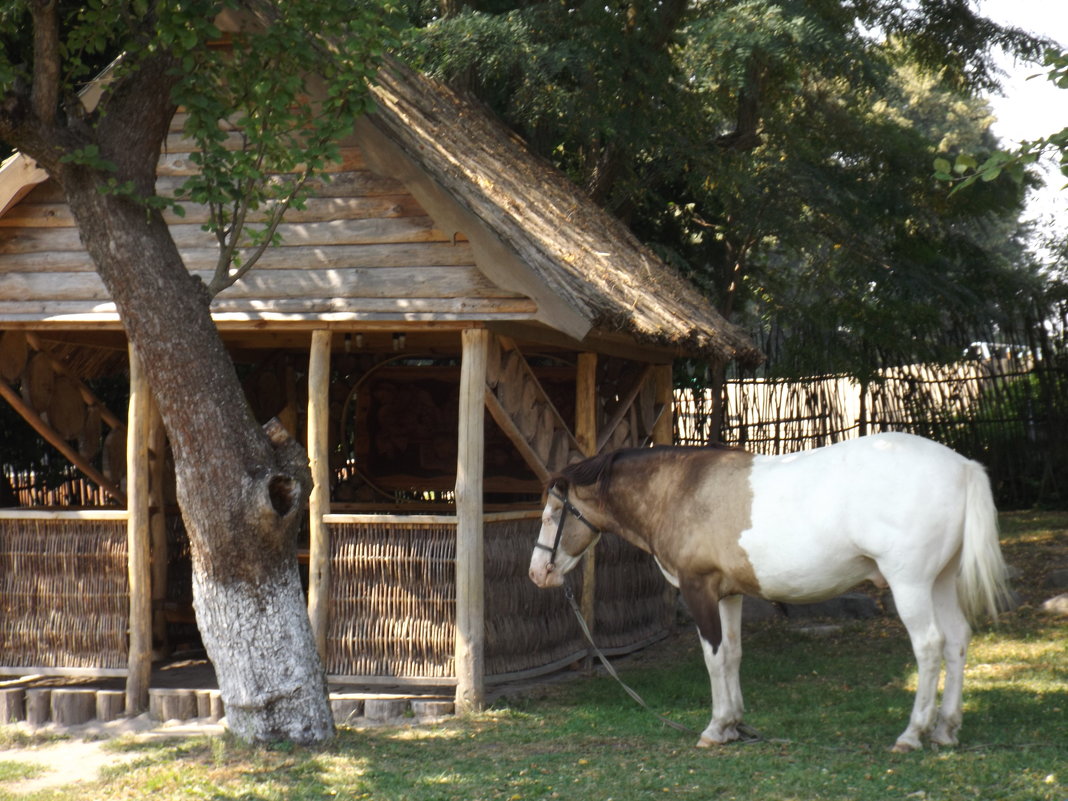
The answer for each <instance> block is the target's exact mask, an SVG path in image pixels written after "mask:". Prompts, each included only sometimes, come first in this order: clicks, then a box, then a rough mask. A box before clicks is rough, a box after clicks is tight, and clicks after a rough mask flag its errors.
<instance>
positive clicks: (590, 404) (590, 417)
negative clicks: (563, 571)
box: [575, 353, 597, 656]
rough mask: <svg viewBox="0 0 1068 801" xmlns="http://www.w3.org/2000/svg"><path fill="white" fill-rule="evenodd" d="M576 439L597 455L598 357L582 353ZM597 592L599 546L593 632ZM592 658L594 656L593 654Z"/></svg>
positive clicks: (586, 452)
mask: <svg viewBox="0 0 1068 801" xmlns="http://www.w3.org/2000/svg"><path fill="white" fill-rule="evenodd" d="M575 439H576V440H578V444H579V447H580V448H581V449H582V454H583V456H585V457H587V458H589V457H590V456H594V455H596V453H597V354H596V353H580V354H579V355H578V369H577V372H576V373H575ZM596 590H597V546H596V545H594V546H593V547H591V548H590V549H589V550H587V551H586V557H585V559H584V560H583V566H582V599H581V603H580V607H581V609H582V616H583V617H584V618H586V625H587V626H589V627H590V631H591V632H592V631H593V630H594V608H595V593H596ZM591 656H592V654H591Z"/></svg>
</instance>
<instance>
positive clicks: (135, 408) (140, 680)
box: [126, 347, 152, 714]
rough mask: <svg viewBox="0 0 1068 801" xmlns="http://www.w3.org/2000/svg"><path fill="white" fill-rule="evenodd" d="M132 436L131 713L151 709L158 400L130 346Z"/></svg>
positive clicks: (128, 695)
mask: <svg viewBox="0 0 1068 801" xmlns="http://www.w3.org/2000/svg"><path fill="white" fill-rule="evenodd" d="M129 415H130V416H129V423H128V424H127V435H126V487H127V490H128V492H129V503H128V511H129V517H128V518H127V523H126V532H127V534H126V557H127V564H128V569H129V577H130V621H129V626H130V640H129V653H128V672H127V675H126V711H127V712H129V713H130V714H136V713H139V712H141V711H143V710H145V709H147V708H148V684H149V677H150V675H151V673H152V574H151V567H150V564H151V559H150V554H149V538H150V536H151V534H150V531H149V500H150V497H149V481H148V441H149V420H150V418H151V415H152V398H151V395H150V393H149V388H148V380H147V378H146V377H145V374H144V371H143V369H142V367H141V360H140V358H139V357H138V356H137V353H136V352H135V351H134V349H133V348H132V347H131V348H130V412H129Z"/></svg>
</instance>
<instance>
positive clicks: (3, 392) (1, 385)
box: [0, 381, 126, 506]
mask: <svg viewBox="0 0 1068 801" xmlns="http://www.w3.org/2000/svg"><path fill="white" fill-rule="evenodd" d="M0 397H3V398H4V400H6V401H7V402H8V403H10V404H11V406H12V408H14V409H15V411H16V412H18V413H19V414H20V415H21V416H22V418H23V419H24V420H25V421H26V422H27V423H29V424H30V425H31V426H33V429H34V430H35V431H36V432H37V433H38V434H40V435H41V436H42V437H44V438H45V440H46V441H47V442H48V443H49V444H50V445H51V446H52V447H54V448H55V449H56V450H58V451H59V452H60V453H61V454H63V455H64V456H65V457H66V458H67V460H68V461H69V462H70V463H71V464H72V465H74V466H75V467H77V468H78V469H79V470H81V471H82V472H83V473H84V474H85V476H86V478H88V479H89V480H90V481H92V482H93V483H95V484H97V485H98V486H99V487H100V488H101V489H102V490H104V491H105V492H107V493H108V494H109V495H110V496H111V497H112V498H114V499H115V500H117V501H118V502H119V503H121V504H122V505H123V506H125V505H126V495H125V493H123V492H122V490H120V489H119V488H118V486H116V485H115V484H114V482H112V481H111V480H109V479H108V478H107V477H106V476H104V475H103V474H102V473H100V471H98V470H97V469H96V468H95V467H93V465H92V464H90V463H89V462H87V461H86V460H85V459H83V458H82V456H81V454H80V453H78V451H77V450H76V449H74V448H72V447H71V446H70V443H68V442H67V441H66V440H64V439H63V438H62V437H60V436H59V434H57V433H56V432H55V431H54V430H53V429H52V427H51V426H50V425H48V423H46V422H45V421H44V420H43V419H42V418H41V416H40V415H39V414H37V412H36V411H34V410H33V408H31V407H30V405H29V404H27V403H26V402H25V401H24V400H23V399H22V397H21V396H20V395H19V394H18V393H17V392H15V390H14V389H12V388H11V385H10V384H8V383H7V382H6V381H0Z"/></svg>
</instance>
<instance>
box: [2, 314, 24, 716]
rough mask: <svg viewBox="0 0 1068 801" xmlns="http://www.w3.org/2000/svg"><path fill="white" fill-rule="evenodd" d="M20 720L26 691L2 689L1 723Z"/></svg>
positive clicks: (18, 688) (17, 688)
mask: <svg viewBox="0 0 1068 801" xmlns="http://www.w3.org/2000/svg"><path fill="white" fill-rule="evenodd" d="M9 333H10V332H9ZM20 720H26V691H25V690H23V689H22V688H21V687H15V688H13V689H9V690H0V725H3V724H5V723H15V722H17V721H20Z"/></svg>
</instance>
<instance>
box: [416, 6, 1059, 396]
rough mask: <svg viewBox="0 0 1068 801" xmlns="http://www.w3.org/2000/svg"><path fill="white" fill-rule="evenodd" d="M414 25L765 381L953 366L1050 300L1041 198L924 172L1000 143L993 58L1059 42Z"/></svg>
mask: <svg viewBox="0 0 1068 801" xmlns="http://www.w3.org/2000/svg"><path fill="white" fill-rule="evenodd" d="M409 11H410V19H411V20H412V21H413V23H414V24H415V26H416V28H415V30H414V31H413V33H412V36H411V37H410V40H411V45H410V52H411V53H413V54H414V56H415V57H417V58H419V59H420V60H421V63H422V64H423V65H424V66H425V67H426V68H427V69H429V70H431V71H433V72H435V73H437V74H438V75H440V76H441V77H443V78H445V79H446V80H450V79H452V78H453V77H454V76H460V75H462V76H463V77H464V82H465V85H466V86H468V87H469V88H470V89H471V90H472V91H474V92H476V93H478V94H479V95H480V96H481V97H482V98H483V99H485V100H486V101H487V102H489V103H490V104H491V105H492V106H493V107H494V108H496V109H497V110H498V111H499V112H500V113H501V114H502V115H503V116H504V117H505V118H506V119H508V120H509V121H510V122H511V124H512V125H513V126H514V127H515V128H516V129H517V130H518V131H519V132H520V133H521V134H522V135H523V136H524V137H526V139H527V140H528V141H529V142H530V143H531V144H532V146H534V147H535V148H536V149H538V150H539V151H540V152H542V153H543V154H544V155H545V156H546V157H548V158H551V159H553V160H554V161H555V162H556V163H557V164H559V165H560V166H562V167H563V168H564V169H566V170H567V171H568V172H569V173H570V174H571V175H572V176H573V177H574V178H575V179H576V180H577V181H579V182H580V183H582V184H584V185H585V186H586V187H587V188H588V189H589V190H590V192H591V193H592V194H593V195H594V197H595V198H596V199H598V200H599V202H601V203H602V204H603V205H605V206H606V207H608V208H609V209H610V210H612V211H614V212H615V213H617V214H619V215H620V216H621V217H623V218H624V219H625V220H627V221H628V222H629V223H630V225H631V226H632V227H633V228H634V229H635V231H636V232H637V233H638V234H639V236H640V237H641V238H643V239H644V240H645V241H646V242H648V243H649V244H650V245H652V246H653V247H654V248H655V249H657V250H658V251H659V252H660V253H661V255H663V256H664V257H665V258H667V259H668V260H669V261H671V262H673V263H674V264H675V265H676V266H677V267H678V268H679V269H680V270H681V271H682V272H683V273H685V274H687V275H689V276H690V277H691V278H692V279H693V280H694V281H696V282H697V283H698V284H699V285H700V286H702V287H704V289H705V291H706V292H707V293H708V294H709V295H710V296H711V297H712V298H714V299H715V301H716V302H717V304H718V305H719V308H720V310H721V311H722V312H723V313H724V314H725V315H727V316H728V317H731V318H734V319H735V320H736V321H738V322H742V323H743V324H746V325H748V326H749V327H750V328H751V330H753V332H754V334H755V336H757V338H758V339H759V340H760V342H761V344H762V345H763V346H764V348H765V350H766V351H767V352H768V354H769V356H770V357H771V358H770V360H769V363H768V366H767V368H766V369H768V370H769V371H774V372H778V373H780V374H798V373H804V372H809V371H831V370H836V371H838V370H840V371H848V372H852V373H855V374H857V375H860V376H862V377H863V376H864V375H869V374H871V373H872V372H874V371H875V370H876V369H878V367H880V366H881V365H884V364H887V363H900V362H903V361H911V360H916V359H929V358H939V357H942V358H944V357H946V356H948V355H951V354H952V355H959V353H960V352H961V347H962V346H963V345H965V344H967V342H968V341H970V339H971V338H974V337H976V336H977V335H978V334H977V332H979V331H989V330H990V328H991V327H992V326H993V325H995V324H997V323H1002V322H1004V321H1008V320H1013V319H1016V318H1017V317H1018V312H1019V308H1020V305H1019V304H1020V302H1021V301H1022V300H1023V299H1025V297H1026V296H1027V295H1028V293H1030V292H1031V291H1032V290H1033V289H1034V287H1035V282H1034V268H1033V265H1032V264H1030V263H1029V262H1028V261H1027V260H1026V259H1024V258H1022V253H1023V250H1022V244H1021V236H1020V234H1021V232H1020V231H1019V230H1018V223H1017V220H1018V217H1019V213H1020V209H1021V203H1022V199H1023V191H1024V190H1023V187H1021V186H1020V185H1018V184H1016V183H1014V182H1013V181H1011V180H999V181H994V182H992V183H990V184H989V185H987V186H985V187H984V188H983V190H984V191H983V192H982V193H977V194H976V195H975V196H973V197H971V198H968V199H966V200H965V199H963V198H960V199H958V198H953V199H950V200H947V199H946V198H945V193H944V192H942V191H941V189H940V188H939V186H938V185H937V184H936V182H934V181H933V180H932V178H931V175H930V169H929V167H928V166H927V165H929V164H930V158H928V157H927V156H930V157H931V158H933V157H934V155H935V154H937V153H946V152H952V149H953V148H956V147H957V146H958V142H959V141H968V142H969V143H970V144H972V145H975V146H977V147H982V148H986V149H988V150H989V149H991V148H992V147H993V141H992V139H991V137H990V134H989V132H988V130H987V129H988V125H989V119H988V117H989V115H988V114H987V113H986V111H985V109H984V108H983V107H982V105H981V104H979V103H978V102H977V101H975V100H974V99H971V98H972V97H973V96H974V94H975V93H977V92H979V91H982V90H989V89H991V88H992V87H994V86H996V77H997V72H996V69H995V67H994V66H993V62H992V57H991V49H992V48H1003V49H1007V50H1009V51H1011V52H1014V53H1021V54H1024V55H1025V56H1029V57H1034V56H1035V55H1036V54H1037V53H1038V52H1039V49H1040V47H1041V45H1042V43H1041V42H1040V41H1038V40H1036V39H1034V38H1032V37H1030V36H1028V35H1026V34H1024V33H1023V32H1021V31H1018V30H1014V29H1011V28H1005V27H1001V26H998V25H996V24H994V23H992V22H990V21H988V20H985V19H983V18H982V17H981V16H979V15H977V14H976V13H975V12H974V10H973V9H972V4H970V3H968V2H965V1H964V0H956V1H955V2H948V3H946V2H921V3H917V4H910V5H908V6H903V5H902V4H900V3H898V2H891V0H869V1H868V2H864V3H843V2H838V0H826V1H825V2H815V3H813V2H791V0H718V1H717V0H706V1H702V2H696V1H691V2H681V1H680V2H671V3H660V2H640V1H639V0H633V1H632V2H619V3H603V2H595V1H594V0H569V1H568V2H563V3H528V2H508V0H482V1H481V2H479V0H472V2H470V3H468V4H467V8H466V9H465V10H464V11H463V12H462V13H459V14H453V15H452V16H450V17H449V18H447V19H442V18H440V17H439V16H438V14H437V9H436V7H435V6H433V5H427V4H418V3H416V4H412V5H411V6H410V8H409ZM719 368H720V369H719V370H718V376H719V378H720V380H722V377H723V372H722V366H719ZM716 372H717V371H716V370H714V371H713V373H714V374H716Z"/></svg>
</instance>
